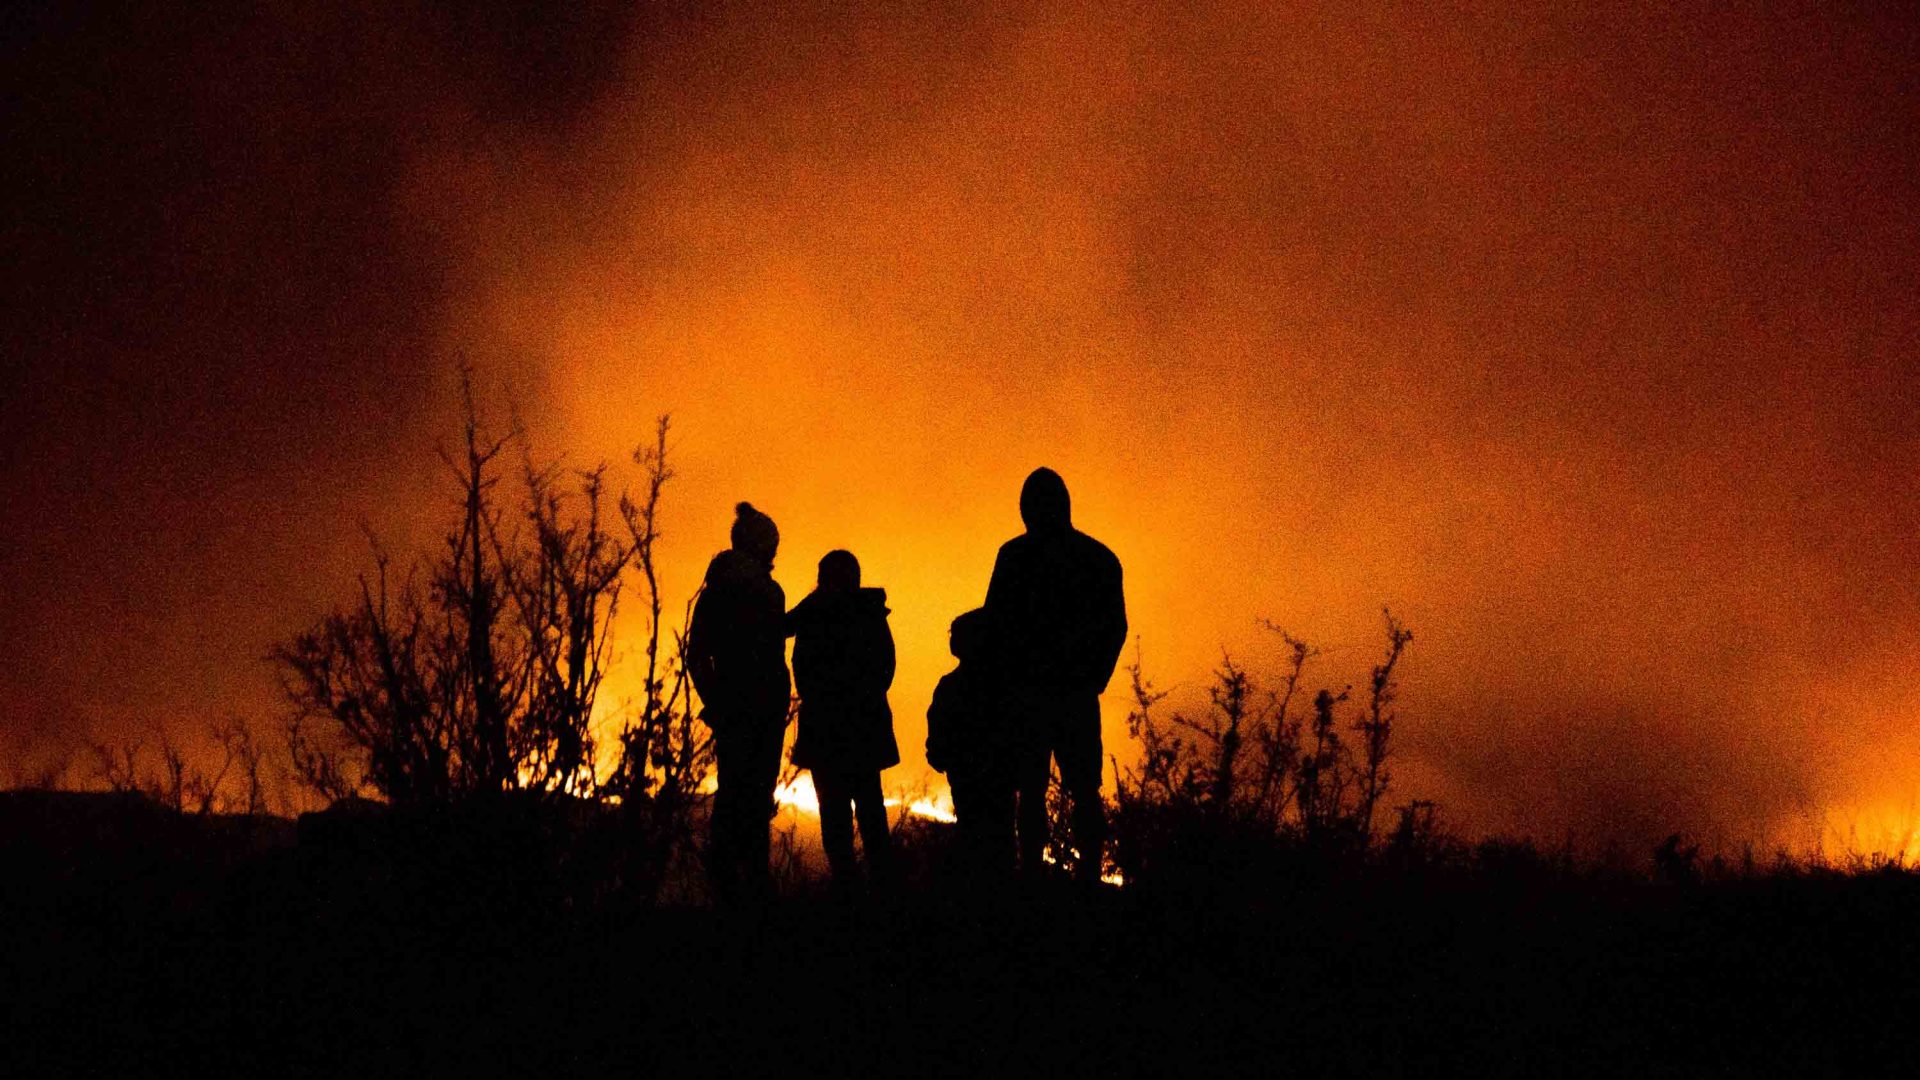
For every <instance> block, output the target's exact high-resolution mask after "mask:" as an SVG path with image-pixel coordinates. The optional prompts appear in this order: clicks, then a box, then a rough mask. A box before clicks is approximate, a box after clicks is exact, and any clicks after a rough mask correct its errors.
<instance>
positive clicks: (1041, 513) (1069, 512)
mask: <svg viewBox="0 0 1920 1080" xmlns="http://www.w3.org/2000/svg"><path fill="white" fill-rule="evenodd" d="M1020 520H1021V521H1024V522H1026V523H1027V531H1028V532H1049V531H1056V530H1060V529H1068V528H1072V527H1073V504H1072V501H1071V500H1069V499H1068V498H1067V482H1066V481H1065V480H1062V479H1060V474H1059V473H1057V472H1054V471H1053V470H1052V469H1049V468H1047V467H1045V466H1041V467H1040V468H1038V469H1035V470H1033V471H1032V472H1030V473H1028V474H1027V482H1026V484H1025V485H1024V486H1022V487H1021V489H1020Z"/></svg>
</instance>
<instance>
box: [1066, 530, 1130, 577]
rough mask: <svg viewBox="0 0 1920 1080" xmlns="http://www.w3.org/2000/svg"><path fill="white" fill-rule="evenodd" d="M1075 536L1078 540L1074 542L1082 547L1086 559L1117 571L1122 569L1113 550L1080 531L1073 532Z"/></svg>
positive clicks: (1118, 558)
mask: <svg viewBox="0 0 1920 1080" xmlns="http://www.w3.org/2000/svg"><path fill="white" fill-rule="evenodd" d="M1073 535H1074V536H1075V537H1076V538H1077V539H1076V540H1075V541H1074V542H1075V543H1076V544H1078V545H1079V546H1080V550H1081V552H1082V554H1083V555H1084V556H1085V557H1086V558H1089V559H1092V560H1094V561H1097V562H1100V563H1105V564H1108V565H1111V566H1112V567H1113V568H1114V569H1115V570H1118V569H1120V557H1119V556H1118V555H1115V554H1114V553H1113V549H1112V548H1110V547H1108V546H1107V545H1105V544H1103V543H1101V542H1100V541H1098V540H1095V539H1094V538H1093V537H1091V536H1088V535H1087V534H1086V533H1083V532H1081V531H1080V530H1079V529H1075V530H1073Z"/></svg>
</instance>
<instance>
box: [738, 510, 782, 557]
mask: <svg viewBox="0 0 1920 1080" xmlns="http://www.w3.org/2000/svg"><path fill="white" fill-rule="evenodd" d="M733 550H735V551H738V552H739V553H741V554H742V555H746V556H748V557H750V558H752V559H754V560H756V561H759V562H762V563H765V564H766V565H767V566H768V567H772V566H773V557H774V555H775V554H776V553H778V552H779V550H780V529H779V528H778V527H777V526H775V525H774V523H773V519H772V518H770V517H768V516H767V515H765V514H763V513H761V512H760V511H758V510H755V509H754V508H753V504H752V503H747V502H743V503H740V504H739V505H737V506H735V507H734V508H733Z"/></svg>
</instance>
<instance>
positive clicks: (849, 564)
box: [787, 551, 900, 886]
mask: <svg viewBox="0 0 1920 1080" xmlns="http://www.w3.org/2000/svg"><path fill="white" fill-rule="evenodd" d="M887 614H888V611H887V594H886V590H884V589H869V588H861V587H860V563H859V560H857V559H855V558H854V557H853V554H852V553H851V552H847V551H830V552H828V553H827V555H826V557H825V558H823V559H821V560H820V576H819V584H818V586H817V587H816V588H815V589H814V591H813V592H812V593H811V594H809V595H808V596H807V598H806V599H804V600H802V601H800V603H799V604H797V605H795V607H794V609H793V610H792V611H791V612H789V613H788V615H787V629H788V632H789V633H791V634H792V635H793V677H794V686H795V689H797V690H798V691H799V694H800V734H799V736H798V737H797V738H796V739H795V740H794V744H793V764H794V765H795V766H796V767H799V768H804V769H808V770H810V771H811V772H812V773H813V789H814V791H815V793H816V794H818V795H819V797H820V838H821V841H822V843H823V844H824V845H825V847H826V849H827V862H828V864H829V865H830V866H831V867H832V870H833V876H834V879H835V881H836V882H838V883H840V884H841V885H843V886H845V885H849V884H851V883H853V882H854V881H856V880H857V879H858V876H859V868H858V866H857V864H856V862H855V860H854V854H853V824H854V819H855V818H856V816H857V818H858V820H859V823H860V842H861V844H862V846H863V847H864V848H865V850H866V857H867V865H868V868H869V869H870V870H872V871H874V872H876V873H877V874H884V873H885V872H886V871H887V870H888V869H889V866H890V854H891V837H890V834H889V832H888V829H887V808H886V804H885V802H884V801H883V798H882V795H881V792H880V773H881V770H883V769H887V768H890V767H892V766H894V765H898V764H899V763H900V750H899V747H898V745H897V744H896V743H895V742H894V738H893V710H892V708H891V707H890V706H889V705H888V704H887V689H888V688H889V687H891V686H892V685H893V666H894V654H893V631H892V630H891V629H890V628H889V627H888V626H887Z"/></svg>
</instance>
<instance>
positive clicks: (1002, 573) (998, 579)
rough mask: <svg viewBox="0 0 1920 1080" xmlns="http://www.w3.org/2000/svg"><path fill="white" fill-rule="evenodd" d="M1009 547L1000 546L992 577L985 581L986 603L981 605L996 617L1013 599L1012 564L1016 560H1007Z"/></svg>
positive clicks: (995, 557)
mask: <svg viewBox="0 0 1920 1080" xmlns="http://www.w3.org/2000/svg"><path fill="white" fill-rule="evenodd" d="M1009 546H1010V545H1009V544H1002V545H1000V553H999V554H998V555H996V556H994V559H993V575H992V576H991V577H989V578H988V579H987V601H986V603H985V604H983V605H981V606H982V607H984V608H986V609H987V610H988V611H991V612H993V613H995V614H996V615H998V614H1002V613H1004V612H1005V610H1006V606H1007V604H1008V603H1009V602H1010V601H1011V600H1012V599H1013V590H1014V585H1013V577H1014V569H1013V565H1012V564H1013V563H1014V562H1016V561H1017V560H1015V559H1011V558H1008V556H1007V548H1008V547H1009Z"/></svg>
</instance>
